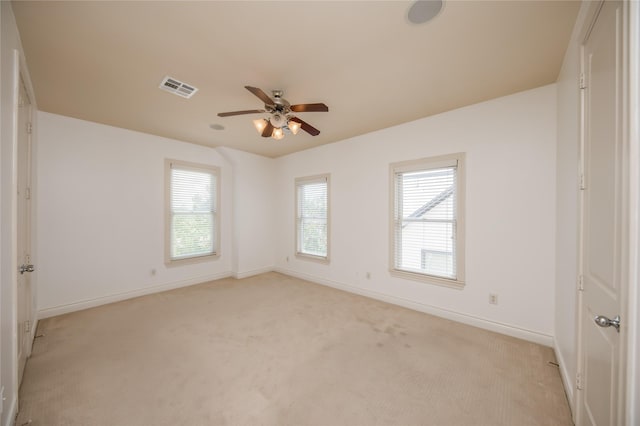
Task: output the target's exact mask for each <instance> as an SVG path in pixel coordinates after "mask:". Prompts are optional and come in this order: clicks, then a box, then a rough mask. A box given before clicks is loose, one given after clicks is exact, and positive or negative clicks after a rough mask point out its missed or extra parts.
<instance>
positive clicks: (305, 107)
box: [291, 103, 329, 112]
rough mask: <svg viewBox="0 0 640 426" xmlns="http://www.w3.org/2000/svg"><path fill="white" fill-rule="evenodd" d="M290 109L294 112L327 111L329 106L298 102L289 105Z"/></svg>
mask: <svg viewBox="0 0 640 426" xmlns="http://www.w3.org/2000/svg"><path fill="white" fill-rule="evenodd" d="M291 111H294V112H328V111H329V107H328V106H326V105H325V104H323V103H318V104H298V105H291Z"/></svg>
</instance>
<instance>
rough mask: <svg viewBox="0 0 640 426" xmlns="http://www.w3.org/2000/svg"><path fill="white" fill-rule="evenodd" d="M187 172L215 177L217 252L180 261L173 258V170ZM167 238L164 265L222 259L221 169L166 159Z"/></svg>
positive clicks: (165, 240) (165, 202) (214, 214)
mask: <svg viewBox="0 0 640 426" xmlns="http://www.w3.org/2000/svg"><path fill="white" fill-rule="evenodd" d="M172 168H176V169H178V170H187V171H194V172H200V173H203V172H204V173H209V174H211V175H213V176H214V177H215V191H216V200H215V203H216V204H215V206H214V211H213V218H214V227H213V229H214V232H215V240H214V244H215V247H214V248H215V251H214V252H213V253H211V254H205V255H197V256H190V257H184V258H180V259H172V258H171V219H172V212H171V189H172V188H171V170H172ZM164 175H165V201H164V205H165V215H164V216H165V232H164V234H165V238H164V263H165V265H166V266H180V265H188V264H194V263H202V262H208V261H211V260H214V259H217V258H219V257H220V187H221V185H220V168H219V167H217V166H214V165H210V164H200V163H192V162H188V161H182V160H174V159H165V173H164Z"/></svg>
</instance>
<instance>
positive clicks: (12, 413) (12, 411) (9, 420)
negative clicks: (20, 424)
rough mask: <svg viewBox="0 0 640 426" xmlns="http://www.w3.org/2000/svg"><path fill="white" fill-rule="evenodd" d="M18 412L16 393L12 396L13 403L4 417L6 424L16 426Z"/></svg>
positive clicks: (5, 425) (6, 425)
mask: <svg viewBox="0 0 640 426" xmlns="http://www.w3.org/2000/svg"><path fill="white" fill-rule="evenodd" d="M3 414H4V413H3ZM17 414H18V398H17V397H16V395H13V396H12V397H11V404H9V409H8V410H7V416H6V417H4V419H5V421H4V426H15V422H16V415H17Z"/></svg>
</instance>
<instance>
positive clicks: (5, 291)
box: [0, 1, 37, 425]
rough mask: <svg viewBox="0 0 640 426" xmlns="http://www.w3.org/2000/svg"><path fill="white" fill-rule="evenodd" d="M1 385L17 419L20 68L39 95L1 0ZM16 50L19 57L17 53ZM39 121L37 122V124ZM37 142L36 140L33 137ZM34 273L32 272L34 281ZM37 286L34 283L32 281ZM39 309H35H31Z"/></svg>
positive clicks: (9, 417)
mask: <svg viewBox="0 0 640 426" xmlns="http://www.w3.org/2000/svg"><path fill="white" fill-rule="evenodd" d="M0 39H1V50H0V102H1V108H0V123H1V125H0V174H1V180H0V182H1V185H0V219H1V220H0V223H1V226H0V254H1V257H0V263H1V268H0V299H1V303H0V325H1V332H0V387H3V388H4V395H3V396H4V399H3V400H1V401H0V404H1V408H2V415H1V420H0V422H1V424H2V425H9V424H11V423H12V422H13V419H14V416H15V413H16V410H17V403H18V386H17V382H18V372H17V371H18V364H17V334H16V333H17V316H16V315H17V313H16V300H17V294H16V277H17V256H16V251H17V249H16V215H17V210H16V208H17V205H16V192H17V181H16V171H17V164H16V155H17V152H16V148H17V146H16V145H15V141H16V138H15V135H17V114H16V102H15V100H16V98H15V97H14V94H15V93H16V91H15V90H16V89H17V87H18V81H19V77H18V69H19V72H20V73H21V75H22V78H23V79H24V82H25V85H26V87H27V90H28V92H29V94H30V96H31V101H32V104H33V105H34V108H36V107H37V106H36V105H35V97H34V96H33V90H32V87H31V79H30V77H29V72H28V70H27V68H26V63H25V61H24V52H23V49H22V43H21V41H20V35H19V33H18V28H17V26H16V22H15V17H14V15H13V10H12V9H11V3H10V2H8V1H2V2H0ZM15 52H17V53H18V59H17V60H16V57H15V56H14V53H15ZM34 124H35V123H34ZM34 143H35V139H34ZM32 254H33V253H32ZM33 281H34V277H32V283H33ZM32 285H33V284H32ZM33 312H34V313H35V309H34V310H33Z"/></svg>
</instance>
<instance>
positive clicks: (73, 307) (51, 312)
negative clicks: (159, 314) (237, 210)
mask: <svg viewBox="0 0 640 426" xmlns="http://www.w3.org/2000/svg"><path fill="white" fill-rule="evenodd" d="M231 275H232V274H231V272H221V273H218V274H212V275H205V276H201V277H196V278H191V279H188V280H182V281H176V282H171V283H167V284H161V285H156V286H152V287H145V288H141V289H137V290H132V291H126V292H123V293H117V294H112V295H109V296H102V297H97V298H95V299H88V300H82V301H79V302H74V303H69V304H66V305H60V306H53V307H50V308H44V309H40V310H39V311H38V319H44V318H49V317H55V316H57V315H62V314H68V313H69V312H75V311H81V310H83V309H88V308H94V307H96V306H100V305H106V304H109V303H113V302H119V301H121V300H126V299H132V298H134V297H139V296H145V295H147V294H153V293H160V292H162V291H167V290H173V289H175V288H180V287H187V286H190V285H194V284H200V283H204V282H207V281H214V280H219V279H222V278H228V277H230V276H231Z"/></svg>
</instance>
